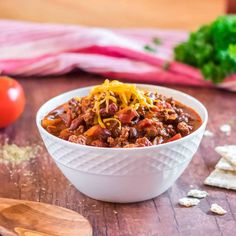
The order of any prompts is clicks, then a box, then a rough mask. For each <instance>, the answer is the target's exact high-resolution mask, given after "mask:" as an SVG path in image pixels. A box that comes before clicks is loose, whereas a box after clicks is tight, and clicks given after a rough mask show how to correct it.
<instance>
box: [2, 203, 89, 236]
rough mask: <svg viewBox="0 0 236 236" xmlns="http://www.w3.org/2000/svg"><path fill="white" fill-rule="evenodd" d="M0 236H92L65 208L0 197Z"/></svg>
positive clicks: (84, 221)
mask: <svg viewBox="0 0 236 236" xmlns="http://www.w3.org/2000/svg"><path fill="white" fill-rule="evenodd" d="M0 236H92V227H91V225H90V224H89V222H88V220H87V219H85V218H84V217H83V216H81V215H80V214H78V213H76V212H74V211H71V210H68V209H66V208H62V207H58V206H53V205H49V204H44V203H40V202H31V201H23V200H14V199H7V198H0Z"/></svg>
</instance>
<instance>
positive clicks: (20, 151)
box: [0, 141, 41, 166]
mask: <svg viewBox="0 0 236 236" xmlns="http://www.w3.org/2000/svg"><path fill="white" fill-rule="evenodd" d="M40 149H41V147H40V146H32V147H31V146H24V147H22V146H17V145H16V144H8V142H7V141H6V142H5V144H4V145H0V163H3V164H6V165H7V164H12V165H13V166H15V165H20V164H21V163H23V162H26V161H29V160H30V159H33V158H35V157H36V156H37V154H38V152H39V150H40Z"/></svg>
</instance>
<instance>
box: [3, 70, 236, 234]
mask: <svg viewBox="0 0 236 236" xmlns="http://www.w3.org/2000/svg"><path fill="white" fill-rule="evenodd" d="M102 80H103V78H100V77H96V76H92V75H87V74H72V75H69V76H63V77H55V78H53V77H51V78H22V79H20V82H21V83H22V85H23V86H24V89H25V92H26V96H27V105H26V109H25V112H24V114H23V116H22V117H21V118H20V119H19V120H18V121H17V122H16V123H15V124H14V125H12V126H10V127H8V128H6V129H4V130H0V141H1V142H3V140H4V139H6V138H9V140H10V142H15V143H17V144H18V145H28V144H31V145H33V144H37V145H40V146H42V147H43V144H42V141H41V138H40V137H39V133H38V131H37V128H36V125H35V114H36V112H37V109H38V108H39V107H40V105H41V104H43V103H44V102H45V101H47V100H48V99H49V98H51V97H53V96H55V95H57V94H60V93H62V92H64V91H68V90H71V89H75V88H79V87H83V86H87V85H94V84H97V83H100V82H101V81H102ZM174 88H176V89H179V90H182V91H184V92H186V93H188V94H191V95H193V96H195V97H196V98H198V99H199V100H200V101H202V102H203V103H204V104H205V105H206V107H207V109H208V111H209V123H208V129H209V130H211V131H213V132H214V133H215V136H214V138H209V137H204V138H203V141H202V143H201V146H200V148H199V150H198V152H197V153H196V155H195V156H194V158H193V160H192V162H191V164H190V165H189V166H188V168H187V169H186V170H185V172H184V173H183V175H182V176H181V177H180V178H179V179H178V180H177V181H176V183H175V184H174V185H173V186H172V187H171V188H170V189H169V190H168V191H167V192H165V193H163V194H162V195H161V196H159V197H157V198H155V199H152V200H150V201H146V202H142V203H136V204H112V203H105V202H99V201H96V200H93V199H90V198H88V197H86V196H85V195H83V194H81V193H80V192H79V191H77V190H76V189H75V188H74V187H73V186H71V185H70V183H69V182H68V181H67V180H66V178H65V177H64V176H63V175H62V174H61V172H60V171H59V170H58V168H57V167H56V165H55V164H54V163H53V161H52V159H51V158H50V156H49V154H48V153H47V151H46V149H45V148H44V147H43V149H42V151H41V152H40V153H39V155H38V156H37V157H36V158H35V159H34V160H33V161H31V162H27V163H24V164H23V165H22V166H20V167H17V168H15V169H13V168H11V167H9V166H5V165H1V166H0V167H1V168H0V186H1V187H0V197H7V198H17V199H25V200H33V201H40V202H46V203H51V204H56V205H60V206H64V207H67V208H69V209H73V210H75V211H78V212H79V213H81V214H82V215H83V216H85V217H87V218H88V219H89V220H90V222H91V224H92V226H93V230H94V235H95V236H103V235H104V236H118V235H120V236H130V235H132V236H149V235H150V236H176V235H185V236H194V235H197V236H201V235H204V236H205V235H206V236H208V235H212V236H213V235H214V236H218V235H219V236H220V235H221V236H222V235H225V236H231V235H232V236H235V235H236V220H235V219H236V193H235V192H233V191H226V190H223V189H219V188H211V187H206V186H204V185H203V180H204V179H205V178H206V177H207V176H208V174H209V173H210V171H212V169H213V168H214V166H215V164H216V162H217V160H218V159H219V156H218V155H217V154H216V153H215V151H214V147H215V146H216V145H223V144H230V143H235V139H236V111H235V108H236V105H235V104H236V94H233V93H229V92H225V91H220V90H216V89H201V88H189V87H180V86H178V87H177V86H176V87H174ZM222 108H223V109H222ZM223 123H230V124H233V123H234V124H235V126H234V127H233V130H232V135H231V136H229V137H227V136H225V135H224V134H222V133H221V132H220V131H219V126H220V125H221V124H223ZM9 169H10V170H11V171H12V172H9ZM29 171H30V173H32V174H30V175H29V174H27V173H29ZM10 173H11V174H10ZM31 175H32V176H31ZM192 187H194V188H195V187H196V188H200V189H205V190H207V191H208V192H209V194H210V196H209V197H208V198H207V199H204V200H202V201H201V203H200V204H199V206H196V207H194V208H182V207H180V206H178V204H177V202H178V199H179V198H181V197H183V196H185V195H186V192H187V191H188V190H189V189H190V188H192ZM214 202H217V203H219V204H220V205H221V206H223V207H224V208H225V209H226V210H227V211H228V213H227V214H226V215H225V216H215V215H212V214H211V213H209V207H210V204H211V203H214ZM68 236H69V235H68Z"/></svg>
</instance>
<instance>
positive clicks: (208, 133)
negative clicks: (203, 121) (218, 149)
mask: <svg viewBox="0 0 236 236" xmlns="http://www.w3.org/2000/svg"><path fill="white" fill-rule="evenodd" d="M204 136H205V137H213V136H214V134H213V133H212V132H211V131H210V130H205V132H204Z"/></svg>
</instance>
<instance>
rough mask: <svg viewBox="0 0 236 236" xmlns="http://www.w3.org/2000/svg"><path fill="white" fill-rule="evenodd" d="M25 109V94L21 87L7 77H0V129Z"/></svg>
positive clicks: (15, 118)
mask: <svg viewBox="0 0 236 236" xmlns="http://www.w3.org/2000/svg"><path fill="white" fill-rule="evenodd" d="M24 107H25V94H24V91H23V88H22V87H21V85H20V84H19V83H18V82H17V81H16V80H14V79H11V78H9V77H0V128H3V127H6V126H8V125H9V124H11V123H13V122H14V121H15V120H17V119H18V118H19V116H20V115H21V114H22V112H23V110H24Z"/></svg>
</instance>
